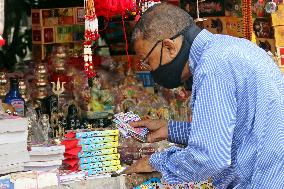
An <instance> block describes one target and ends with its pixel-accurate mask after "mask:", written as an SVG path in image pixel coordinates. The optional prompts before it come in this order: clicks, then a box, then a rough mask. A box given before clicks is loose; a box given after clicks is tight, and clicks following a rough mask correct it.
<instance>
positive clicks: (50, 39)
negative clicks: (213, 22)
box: [43, 28, 54, 43]
mask: <svg viewBox="0 0 284 189" xmlns="http://www.w3.org/2000/svg"><path fill="white" fill-rule="evenodd" d="M43 35H44V37H43V40H44V43H54V29H53V28H44V29H43Z"/></svg>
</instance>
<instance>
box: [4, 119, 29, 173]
mask: <svg viewBox="0 0 284 189" xmlns="http://www.w3.org/2000/svg"><path fill="white" fill-rule="evenodd" d="M0 125H1V127H0V173H1V174H6V173H11V172H17V171H23V170H24V162H27V161H29V155H28V151H27V137H28V119H26V118H17V117H14V118H13V119H0Z"/></svg>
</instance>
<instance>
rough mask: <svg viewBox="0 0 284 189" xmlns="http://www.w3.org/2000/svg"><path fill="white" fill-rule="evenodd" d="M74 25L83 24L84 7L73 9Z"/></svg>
mask: <svg viewBox="0 0 284 189" xmlns="http://www.w3.org/2000/svg"><path fill="white" fill-rule="evenodd" d="M74 14H75V24H80V25H81V24H85V10H84V7H76V8H74Z"/></svg>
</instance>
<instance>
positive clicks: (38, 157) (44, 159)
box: [25, 145, 65, 171]
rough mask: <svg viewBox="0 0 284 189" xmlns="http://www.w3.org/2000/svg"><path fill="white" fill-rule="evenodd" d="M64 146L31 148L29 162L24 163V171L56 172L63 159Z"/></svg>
mask: <svg viewBox="0 0 284 189" xmlns="http://www.w3.org/2000/svg"><path fill="white" fill-rule="evenodd" d="M64 152H65V146H63V145H59V146H31V147H30V151H29V155H30V161H29V162H26V163H25V170H26V171H51V170H57V169H59V167H60V166H61V165H62V160H63V159H64V156H63V154H64Z"/></svg>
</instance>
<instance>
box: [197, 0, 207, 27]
mask: <svg viewBox="0 0 284 189" xmlns="http://www.w3.org/2000/svg"><path fill="white" fill-rule="evenodd" d="M204 1H205V0H196V14H197V18H196V19H195V22H203V21H205V20H207V19H206V18H200V12H199V3H202V2H204Z"/></svg>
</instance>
